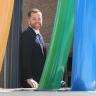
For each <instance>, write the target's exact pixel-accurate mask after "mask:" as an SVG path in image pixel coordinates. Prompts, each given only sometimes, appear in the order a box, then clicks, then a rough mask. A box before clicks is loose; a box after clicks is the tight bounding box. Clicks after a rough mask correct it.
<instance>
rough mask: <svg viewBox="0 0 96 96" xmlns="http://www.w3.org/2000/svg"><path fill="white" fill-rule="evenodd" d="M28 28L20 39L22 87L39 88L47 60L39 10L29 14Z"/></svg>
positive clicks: (33, 10)
mask: <svg viewBox="0 0 96 96" xmlns="http://www.w3.org/2000/svg"><path fill="white" fill-rule="evenodd" d="M28 24H29V26H28V28H27V29H26V30H25V31H24V32H23V33H22V35H21V39H20V73H21V86H22V87H25V88H26V87H27V88H30V87H32V88H38V83H39V80H40V77H41V74H42V70H43V67H44V63H45V58H46V49H45V46H44V41H43V37H42V35H41V34H40V28H41V26H42V13H41V11H40V10H38V9H32V10H31V11H29V12H28Z"/></svg>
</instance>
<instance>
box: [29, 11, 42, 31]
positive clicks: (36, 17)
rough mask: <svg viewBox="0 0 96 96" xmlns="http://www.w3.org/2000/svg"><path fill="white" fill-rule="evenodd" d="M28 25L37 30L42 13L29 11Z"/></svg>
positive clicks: (40, 22) (39, 26)
mask: <svg viewBox="0 0 96 96" xmlns="http://www.w3.org/2000/svg"><path fill="white" fill-rule="evenodd" d="M29 25H31V26H32V27H33V28H34V29H36V30H39V29H40V28H41V26H42V14H41V13H40V12H38V13H31V16H30V17H29Z"/></svg>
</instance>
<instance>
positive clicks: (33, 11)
mask: <svg viewBox="0 0 96 96" xmlns="http://www.w3.org/2000/svg"><path fill="white" fill-rule="evenodd" d="M38 12H41V11H40V10H39V9H36V8H33V9H31V10H30V11H29V12H28V17H31V13H38Z"/></svg>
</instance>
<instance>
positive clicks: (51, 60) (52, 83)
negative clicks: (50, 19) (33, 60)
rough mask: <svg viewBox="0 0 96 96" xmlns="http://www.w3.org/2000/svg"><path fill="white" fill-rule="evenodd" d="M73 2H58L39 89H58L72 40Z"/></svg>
mask: <svg viewBox="0 0 96 96" xmlns="http://www.w3.org/2000/svg"><path fill="white" fill-rule="evenodd" d="M73 25H74V0H70V1H69V0H58V5H57V12H56V17H55V22H54V28H53V34H52V40H51V43H50V48H49V51H48V55H47V60H46V62H45V66H44V70H43V74H42V77H41V80H40V84H39V89H58V88H60V82H61V80H62V79H63V75H64V71H65V67H66V64H67V60H68V55H69V52H70V47H71V43H72V39H73Z"/></svg>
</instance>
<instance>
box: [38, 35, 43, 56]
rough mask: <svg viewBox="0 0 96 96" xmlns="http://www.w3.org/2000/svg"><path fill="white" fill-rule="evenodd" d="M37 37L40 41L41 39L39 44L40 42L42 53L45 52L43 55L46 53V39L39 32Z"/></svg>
mask: <svg viewBox="0 0 96 96" xmlns="http://www.w3.org/2000/svg"><path fill="white" fill-rule="evenodd" d="M37 38H38V39H39V40H38V41H39V44H40V47H41V50H42V53H43V55H44V50H43V48H44V40H43V37H42V35H41V34H37Z"/></svg>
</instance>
